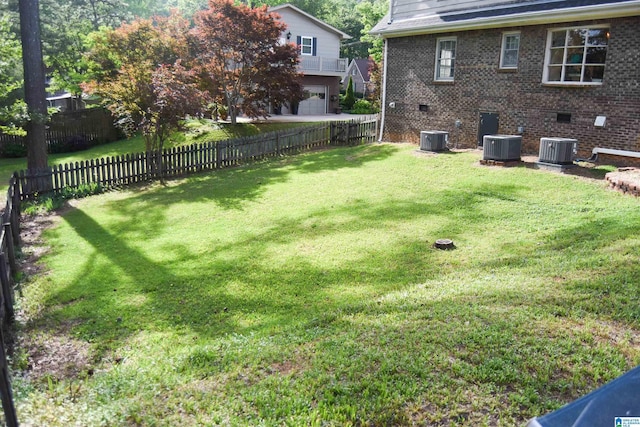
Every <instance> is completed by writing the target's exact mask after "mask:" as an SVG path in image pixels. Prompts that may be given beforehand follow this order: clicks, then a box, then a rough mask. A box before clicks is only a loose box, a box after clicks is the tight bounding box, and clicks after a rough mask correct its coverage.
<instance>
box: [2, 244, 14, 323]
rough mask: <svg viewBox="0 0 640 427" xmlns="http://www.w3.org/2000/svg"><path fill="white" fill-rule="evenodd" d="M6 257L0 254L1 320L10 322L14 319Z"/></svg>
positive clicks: (10, 281) (11, 287)
mask: <svg viewBox="0 0 640 427" xmlns="http://www.w3.org/2000/svg"><path fill="white" fill-rule="evenodd" d="M4 238H5V239H6V238H7V236H6V235H5V236H4ZM6 257H7V255H6V254H5V253H4V252H0V282H1V283H0V284H1V286H2V293H3V294H4V308H5V313H4V316H5V319H3V320H8V321H11V320H12V319H13V318H14V317H15V312H14V310H13V301H14V295H13V280H12V279H11V275H9V271H8V270H7V259H6Z"/></svg>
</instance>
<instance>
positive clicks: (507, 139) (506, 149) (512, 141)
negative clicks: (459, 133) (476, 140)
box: [482, 135, 522, 161]
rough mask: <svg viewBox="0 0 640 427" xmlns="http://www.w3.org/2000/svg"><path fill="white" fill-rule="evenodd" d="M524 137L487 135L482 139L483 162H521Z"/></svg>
mask: <svg viewBox="0 0 640 427" xmlns="http://www.w3.org/2000/svg"><path fill="white" fill-rule="evenodd" d="M521 150H522V137H521V136H519V135H485V136H484V137H483V138H482V158H483V160H499V161H510V160H520V151H521Z"/></svg>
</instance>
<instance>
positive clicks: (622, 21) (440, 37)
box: [372, 0, 640, 156]
mask: <svg viewBox="0 0 640 427" xmlns="http://www.w3.org/2000/svg"><path fill="white" fill-rule="evenodd" d="M372 33H375V34H379V35H380V36H382V37H383V38H384V40H385V61H384V81H383V94H382V96H383V134H382V138H383V139H385V140H389V141H412V142H418V140H419V135H420V131H422V130H435V129H437V130H444V131H448V132H449V135H450V141H451V142H453V143H454V144H456V145H458V146H460V147H474V146H477V145H478V144H479V143H480V142H481V141H482V136H483V135H486V134H497V133H500V134H518V133H519V134H521V135H522V138H523V139H522V140H523V149H524V150H525V151H529V152H535V151H537V150H538V147H539V140H540V138H541V137H570V138H576V139H578V147H579V152H580V155H582V156H588V155H589V154H590V152H591V149H592V148H594V147H605V148H611V149H617V150H628V151H640V0H599V1H595V0H519V1H514V0H511V1H509V0H422V1H420V0H391V4H390V8H389V14H388V15H387V16H386V17H385V18H384V19H383V20H382V21H380V22H379V23H378V24H377V25H376V26H375V27H374V28H373V30H372Z"/></svg>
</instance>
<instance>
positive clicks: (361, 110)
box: [351, 99, 377, 114]
mask: <svg viewBox="0 0 640 427" xmlns="http://www.w3.org/2000/svg"><path fill="white" fill-rule="evenodd" d="M351 112H352V113H354V114H375V113H377V111H376V109H375V108H373V105H371V102H369V101H367V100H366V99H359V100H357V101H356V102H355V104H353V109H352V110H351Z"/></svg>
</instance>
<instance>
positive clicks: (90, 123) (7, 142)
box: [0, 108, 121, 157]
mask: <svg viewBox="0 0 640 427" xmlns="http://www.w3.org/2000/svg"><path fill="white" fill-rule="evenodd" d="M45 137H46V141H47V151H48V152H50V153H60V152H70V151H77V150H83V149H87V148H89V147H91V146H94V145H97V144H103V143H105V142H110V141H115V140H117V139H118V138H120V137H121V133H120V131H119V130H118V129H117V128H116V126H115V125H114V124H113V117H112V116H111V113H109V112H108V111H107V110H104V109H102V108H91V109H85V110H77V111H64V112H59V113H56V114H54V115H52V116H51V120H50V121H49V122H48V124H47V130H46V136H45ZM12 146H13V147H14V150H15V147H22V148H23V150H22V152H19V151H18V152H17V153H20V154H21V155H22V156H23V155H24V154H25V153H26V145H25V137H23V136H16V135H6V134H3V133H1V132H0V156H6V157H13V156H11V155H9V154H10V153H9V151H11V149H10V147H12ZM16 156H18V157H21V156H20V155H17V154H16Z"/></svg>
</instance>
